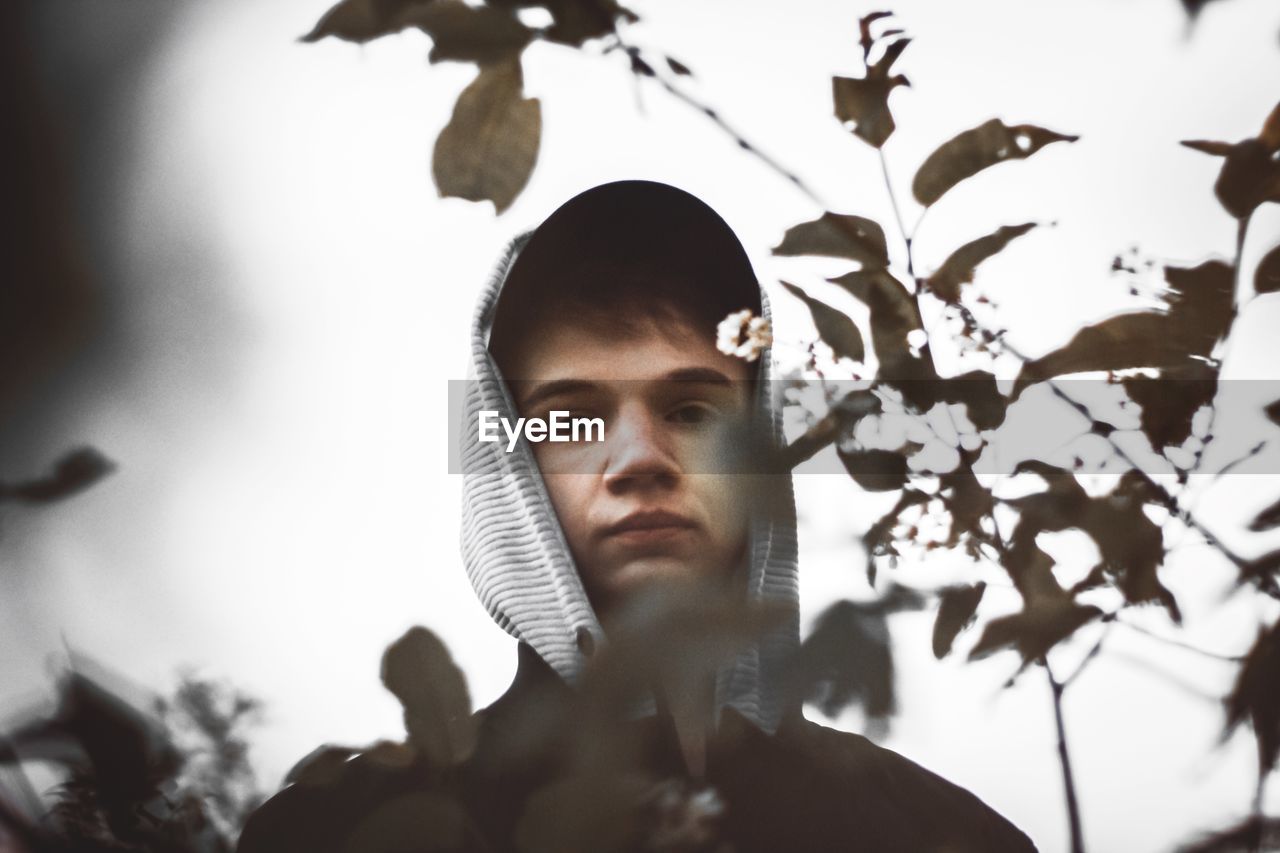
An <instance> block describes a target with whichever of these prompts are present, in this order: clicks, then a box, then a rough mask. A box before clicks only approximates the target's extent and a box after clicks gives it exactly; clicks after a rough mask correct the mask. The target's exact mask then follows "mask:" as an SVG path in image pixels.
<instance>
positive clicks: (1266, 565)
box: [1240, 549, 1280, 582]
mask: <svg viewBox="0 0 1280 853" xmlns="http://www.w3.org/2000/svg"><path fill="white" fill-rule="evenodd" d="M1277 576H1280V549H1277V550H1275V551H1270V552H1268V553H1266V554H1263V555H1262V556H1261V557H1255V558H1254V559H1252V560H1250V561H1249V562H1248V563H1247V564H1245V566H1244V567H1243V568H1242V569H1241V570H1240V580H1241V581H1242V582H1243V581H1247V580H1266V579H1268V578H1275V577H1277Z"/></svg>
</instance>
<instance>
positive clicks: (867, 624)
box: [791, 601, 896, 721]
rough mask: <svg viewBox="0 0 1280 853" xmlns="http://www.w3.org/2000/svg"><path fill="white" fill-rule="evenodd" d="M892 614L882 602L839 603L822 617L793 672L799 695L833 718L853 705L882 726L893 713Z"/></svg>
mask: <svg viewBox="0 0 1280 853" xmlns="http://www.w3.org/2000/svg"><path fill="white" fill-rule="evenodd" d="M888 612H890V611H888V610H886V609H885V608H884V607H881V606H880V605H879V603H878V602H871V603H863V602H855V601H838V602H836V603H835V604H833V605H831V606H830V607H828V608H827V609H826V610H824V611H823V612H822V613H821V614H819V616H818V618H817V621H816V622H815V624H814V629H813V632H812V633H811V634H810V635H809V636H808V637H806V638H805V639H804V642H803V643H802V644H801V646H800V651H799V653H798V654H797V656H796V660H795V662H794V664H793V665H792V667H791V675H792V677H793V678H794V679H795V681H796V685H795V687H794V688H793V691H794V693H795V694H796V695H797V696H799V697H803V698H804V699H806V700H809V701H813V702H816V703H817V704H818V706H819V707H820V708H821V709H822V712H823V713H824V714H827V715H828V716H833V715H835V714H837V713H839V712H840V711H841V710H842V709H844V708H846V707H848V706H849V705H852V704H859V705H861V706H862V707H863V710H864V711H865V712H866V714H867V716H868V717H871V718H875V719H879V720H881V721H883V720H884V719H886V718H887V717H889V716H890V715H891V714H893V712H894V710H895V705H896V702H895V696H894V671H893V655H892V652H891V648H890V638H889V624H888V622H887V620H886V615H887V613H888Z"/></svg>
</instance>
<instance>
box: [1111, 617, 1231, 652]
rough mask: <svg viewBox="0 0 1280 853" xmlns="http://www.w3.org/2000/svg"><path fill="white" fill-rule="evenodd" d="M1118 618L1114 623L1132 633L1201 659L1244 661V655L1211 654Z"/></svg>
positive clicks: (1114, 619)
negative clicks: (1134, 632)
mask: <svg viewBox="0 0 1280 853" xmlns="http://www.w3.org/2000/svg"><path fill="white" fill-rule="evenodd" d="M1118 616H1119V614H1114V615H1113V616H1112V621H1114V622H1115V624H1117V625H1123V626H1124V627H1126V628H1128V629H1129V630H1130V631H1136V632H1137V633H1139V634H1144V635H1146V636H1148V637H1150V638H1151V639H1153V640H1159V641H1160V642H1162V643H1164V644H1165V645H1168V646H1173V647H1174V648H1178V649H1182V650H1183V651H1185V652H1192V653H1194V654H1197V655H1200V656H1201V657H1205V658H1209V659H1210V660H1217V661H1225V662H1226V663H1241V662H1243V661H1244V655H1224V654H1222V653H1220V652H1211V651H1208V650H1207V649H1202V648H1200V647H1199V646H1193V645H1191V644H1190V643H1185V642H1183V641H1182V640H1175V639H1174V638H1173V637H1166V636H1164V635H1162V634H1157V633H1156V632H1155V631H1151V630H1148V629H1147V628H1143V627H1142V626H1141V625H1135V624H1134V623H1132V622H1124V621H1121V620H1120V619H1119V618H1118Z"/></svg>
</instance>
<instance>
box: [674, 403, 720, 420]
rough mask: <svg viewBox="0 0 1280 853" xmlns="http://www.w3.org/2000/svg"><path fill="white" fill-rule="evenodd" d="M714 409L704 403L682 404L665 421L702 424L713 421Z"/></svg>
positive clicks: (715, 413)
mask: <svg viewBox="0 0 1280 853" xmlns="http://www.w3.org/2000/svg"><path fill="white" fill-rule="evenodd" d="M716 415H717V412H716V410H715V408H714V407H712V406H708V405H707V404H705V403H683V404H681V405H679V406H676V407H675V408H674V409H672V410H671V413H670V414H668V415H667V419H668V420H670V421H673V422H674V423H678V424H704V423H707V422H709V421H712V420H714V419H715V417H716Z"/></svg>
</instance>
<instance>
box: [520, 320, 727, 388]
mask: <svg viewBox="0 0 1280 853" xmlns="http://www.w3.org/2000/svg"><path fill="white" fill-rule="evenodd" d="M512 368H513V369H512V372H511V377H510V378H512V379H516V380H534V381H539V382H547V381H555V380H586V381H619V380H622V381H650V380H668V379H671V380H674V381H683V382H698V381H703V382H716V381H724V382H740V381H745V380H747V379H749V378H750V377H751V371H750V369H749V368H748V366H747V364H746V363H745V362H743V361H742V360H741V359H738V358H734V357H732V356H727V355H725V354H724V353H722V352H720V351H719V350H718V349H716V346H715V340H714V335H713V331H712V330H710V329H702V328H699V327H695V326H694V325H693V324H692V323H690V322H688V321H685V320H681V319H673V320H672V321H671V322H665V323H659V322H656V321H652V320H650V321H642V322H640V323H631V324H628V325H627V326H625V327H624V326H619V327H618V328H617V329H614V328H611V327H610V326H609V325H606V324H598V323H595V324H592V323H580V322H577V321H575V320H574V319H573V318H565V320H564V322H561V323H556V324H549V325H548V326H546V327H544V328H542V329H539V330H537V331H536V332H535V333H533V334H531V335H529V336H528V338H527V339H526V340H525V342H524V345H523V346H522V347H521V348H520V351H519V355H518V357H517V358H516V359H515V363H514V364H513V365H512Z"/></svg>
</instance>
